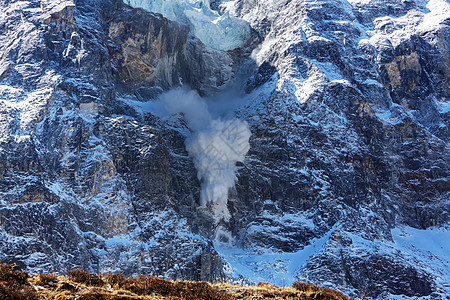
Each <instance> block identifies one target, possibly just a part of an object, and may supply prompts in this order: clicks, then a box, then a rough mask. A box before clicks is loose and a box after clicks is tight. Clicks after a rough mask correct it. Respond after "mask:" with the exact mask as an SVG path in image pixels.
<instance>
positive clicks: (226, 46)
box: [124, 0, 250, 51]
mask: <svg viewBox="0 0 450 300" xmlns="http://www.w3.org/2000/svg"><path fill="white" fill-rule="evenodd" d="M124 2H125V3H126V4H128V5H130V6H132V7H135V8H143V9H145V10H147V11H150V12H154V13H160V14H162V15H163V16H164V17H166V18H168V19H169V20H172V21H177V22H179V23H183V24H187V25H189V26H190V27H191V29H192V31H193V34H194V35H195V36H196V37H197V38H199V39H200V40H201V41H202V42H203V43H204V44H205V45H206V46H208V47H211V48H213V49H216V50H225V51H228V50H234V49H236V48H240V47H242V46H244V45H245V43H246V42H247V41H248V40H249V38H250V26H249V24H248V23H247V22H246V21H244V20H243V19H239V18H236V17H234V16H232V15H230V13H229V12H226V13H224V14H223V15H220V14H219V13H218V12H217V11H214V10H212V9H211V8H210V4H209V0H169V1H159V0H125V1H124Z"/></svg>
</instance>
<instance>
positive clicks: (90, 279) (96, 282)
mask: <svg viewBox="0 0 450 300" xmlns="http://www.w3.org/2000/svg"><path fill="white" fill-rule="evenodd" d="M67 275H68V276H69V279H70V280H72V281H74V282H77V283H83V284H85V285H87V286H103V285H104V284H105V282H104V281H103V280H102V279H101V278H100V276H98V275H97V274H92V273H89V272H86V271H83V270H73V271H69V272H67Z"/></svg>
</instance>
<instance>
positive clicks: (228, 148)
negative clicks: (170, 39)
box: [154, 88, 251, 222]
mask: <svg viewBox="0 0 450 300" xmlns="http://www.w3.org/2000/svg"><path fill="white" fill-rule="evenodd" d="M154 108H155V111H157V114H159V115H172V114H177V113H182V114H183V117H184V119H185V121H186V123H187V126H188V127H189V129H190V130H191V131H192V134H191V135H190V136H188V137H187V138H186V141H185V144H186V150H187V151H188V153H189V155H190V156H191V157H192V158H193V160H194V165H195V167H196V169H197V176H198V178H199V179H200V180H201V182H202V186H201V194H200V201H201V205H202V206H204V207H205V206H210V207H211V208H212V211H213V214H214V217H215V219H216V221H217V222H219V221H220V220H222V219H224V220H227V219H229V217H230V213H229V211H228V208H227V202H228V191H229V190H230V189H231V188H232V187H233V186H234V184H235V182H236V179H237V178H236V172H237V166H236V163H237V162H242V161H243V160H244V157H245V155H246V154H247V152H248V150H249V149H250V143H249V139H250V136H251V132H250V129H249V127H248V124H247V122H245V121H242V120H239V119H237V118H229V119H222V118H213V117H212V116H211V114H210V112H209V111H208V105H207V102H206V101H205V100H204V99H202V98H201V97H200V96H199V95H198V94H197V92H195V91H192V90H187V89H185V88H177V89H174V90H172V91H169V92H167V93H164V94H163V95H161V97H160V99H159V101H158V102H156V103H155V105H154Z"/></svg>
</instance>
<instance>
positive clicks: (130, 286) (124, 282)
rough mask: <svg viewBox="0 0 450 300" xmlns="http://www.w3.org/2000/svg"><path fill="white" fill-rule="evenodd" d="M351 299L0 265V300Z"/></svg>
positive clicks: (306, 289)
mask: <svg viewBox="0 0 450 300" xmlns="http://www.w3.org/2000/svg"><path fill="white" fill-rule="evenodd" d="M265 298H271V299H304V300H308V299H315V300H334V299H343V300H344V299H345V300H347V299H350V298H348V297H347V296H345V295H343V294H342V293H340V292H337V291H334V290H331V289H327V288H321V287H318V286H316V285H313V284H309V283H304V282H295V283H294V284H293V287H285V288H281V287H277V286H273V285H271V284H268V283H259V284H258V285H257V286H239V285H232V284H228V283H217V284H210V283H207V282H194V281H172V280H164V279H161V278H157V277H149V276H140V277H138V278H129V277H124V276H122V275H117V274H102V275H97V274H92V273H88V272H85V271H80V270H74V271H70V272H68V274H67V276H55V275H52V274H39V275H35V276H30V275H28V274H27V273H26V272H24V271H20V270H17V269H16V267H15V266H11V265H2V264H0V300H3V299H5V300H6V299H11V300H15V299H17V300H21V299H24V300H25V299H27V300H35V299H55V300H57V299H61V300H62V299H80V300H83V299H84V300H89V299H108V300H110V299H111V300H112V299H114V300H116V299H117V300H118V299H192V300H196V299H199V300H200V299H207V300H216V299H217V300H219V299H220V300H222V299H223V300H228V299H230V300H231V299H265Z"/></svg>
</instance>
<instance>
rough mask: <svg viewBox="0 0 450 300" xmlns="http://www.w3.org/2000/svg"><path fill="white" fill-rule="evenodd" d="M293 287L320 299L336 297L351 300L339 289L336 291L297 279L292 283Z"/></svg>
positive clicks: (329, 299) (332, 299)
mask: <svg viewBox="0 0 450 300" xmlns="http://www.w3.org/2000/svg"><path fill="white" fill-rule="evenodd" d="M292 287H293V288H294V289H296V290H299V291H301V292H304V293H309V295H310V297H312V298H313V299H318V300H334V299H339V300H340V299H342V300H350V298H349V297H347V296H346V295H344V294H343V293H341V292H339V291H335V290H332V289H329V288H324V287H320V286H318V285H315V284H312V283H308V282H302V281H296V282H294V283H293V284H292Z"/></svg>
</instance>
